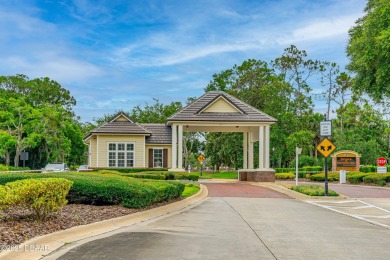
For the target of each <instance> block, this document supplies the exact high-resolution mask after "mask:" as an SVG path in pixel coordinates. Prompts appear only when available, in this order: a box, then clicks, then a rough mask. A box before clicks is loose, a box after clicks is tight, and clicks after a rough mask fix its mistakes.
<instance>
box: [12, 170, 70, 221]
mask: <svg viewBox="0 0 390 260" xmlns="http://www.w3.org/2000/svg"><path fill="white" fill-rule="evenodd" d="M72 184H73V182H72V181H69V180H66V179H63V178H47V179H42V180H37V179H27V180H18V181H14V182H9V183H7V184H6V185H5V187H6V188H7V189H8V190H7V193H8V204H9V205H10V206H22V207H26V208H28V209H31V210H33V211H34V213H35V215H36V217H37V219H38V220H39V221H42V220H45V219H46V218H47V216H48V215H49V214H50V213H52V212H54V211H57V210H59V209H60V208H61V207H62V206H64V205H66V203H67V202H68V201H67V200H66V199H65V197H66V195H67V194H68V192H69V189H70V187H71V186H72Z"/></svg>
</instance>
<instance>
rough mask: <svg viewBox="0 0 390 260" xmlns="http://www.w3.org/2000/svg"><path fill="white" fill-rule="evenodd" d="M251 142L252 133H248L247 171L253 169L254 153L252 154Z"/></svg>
mask: <svg viewBox="0 0 390 260" xmlns="http://www.w3.org/2000/svg"><path fill="white" fill-rule="evenodd" d="M253 144H254V143H253V140H252V133H249V136H248V146H249V155H248V169H253V168H254V166H253V157H254V155H253V154H254V152H253Z"/></svg>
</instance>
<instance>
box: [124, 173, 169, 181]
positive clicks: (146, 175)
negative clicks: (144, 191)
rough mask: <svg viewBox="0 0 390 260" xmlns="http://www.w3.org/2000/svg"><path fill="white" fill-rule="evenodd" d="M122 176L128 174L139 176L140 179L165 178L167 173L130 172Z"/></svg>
mask: <svg viewBox="0 0 390 260" xmlns="http://www.w3.org/2000/svg"><path fill="white" fill-rule="evenodd" d="M121 176H127V177H133V178H139V179H152V180H165V175H163V174H153V173H129V174H126V175H121Z"/></svg>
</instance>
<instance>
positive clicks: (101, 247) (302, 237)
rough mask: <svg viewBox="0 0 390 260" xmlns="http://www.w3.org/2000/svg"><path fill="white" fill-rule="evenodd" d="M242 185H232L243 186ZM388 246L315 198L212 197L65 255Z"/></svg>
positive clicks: (295, 255)
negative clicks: (317, 201) (178, 212)
mask: <svg viewBox="0 0 390 260" xmlns="http://www.w3.org/2000/svg"><path fill="white" fill-rule="evenodd" d="M230 185H231V184H230ZM236 185H237V186H234V185H233V187H231V186H229V187H228V189H234V187H236V188H237V189H242V187H243V186H238V185H242V184H236ZM226 187H227V186H225V188H226ZM217 189H224V187H222V186H218V187H217ZM262 189H264V188H262ZM230 192H231V191H230ZM254 192H256V191H254ZM257 192H258V191H257ZM265 192H266V191H265ZM389 243H390V229H387V228H384V227H380V226H377V225H373V224H370V223H368V222H365V221H362V220H359V219H355V218H351V217H349V216H346V215H343V214H340V213H337V212H333V211H330V210H328V209H326V208H323V207H319V206H317V205H313V204H310V203H306V202H301V201H298V200H294V199H286V198H253V197H252V198H251V197H250V196H248V197H209V198H208V199H206V201H204V202H203V203H201V204H199V205H197V206H196V207H193V208H191V209H188V210H186V211H183V212H181V213H180V214H173V215H170V216H167V217H164V218H161V219H158V220H156V221H149V222H144V223H140V224H137V225H134V226H131V227H127V228H123V229H121V230H120V231H119V232H118V231H116V232H114V233H109V234H106V235H105V236H104V237H101V238H99V239H95V240H91V241H89V242H86V243H84V244H82V243H80V245H78V246H77V247H75V248H73V249H71V250H70V251H68V252H67V253H65V254H64V255H62V256H61V257H60V258H59V259H154V260H155V259H355V260H356V259H389V255H390V249H389Z"/></svg>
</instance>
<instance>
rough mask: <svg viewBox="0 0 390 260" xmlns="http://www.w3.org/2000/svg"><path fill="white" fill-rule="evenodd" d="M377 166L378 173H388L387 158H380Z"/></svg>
mask: <svg viewBox="0 0 390 260" xmlns="http://www.w3.org/2000/svg"><path fill="white" fill-rule="evenodd" d="M376 164H377V166H378V167H377V168H376V169H377V170H376V172H377V173H387V167H386V164H387V160H386V158H385V157H379V158H378V159H377V160H376Z"/></svg>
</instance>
